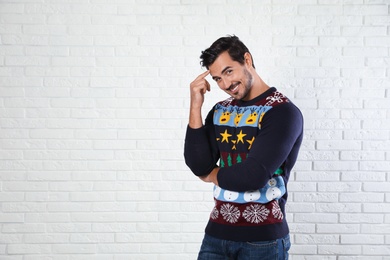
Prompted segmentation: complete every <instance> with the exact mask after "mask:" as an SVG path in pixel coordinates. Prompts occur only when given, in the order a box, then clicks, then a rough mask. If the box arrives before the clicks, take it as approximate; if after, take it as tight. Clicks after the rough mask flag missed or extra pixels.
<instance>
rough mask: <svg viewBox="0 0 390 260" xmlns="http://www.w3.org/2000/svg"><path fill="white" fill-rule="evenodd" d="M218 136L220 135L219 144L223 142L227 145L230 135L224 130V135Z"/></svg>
mask: <svg viewBox="0 0 390 260" xmlns="http://www.w3.org/2000/svg"><path fill="white" fill-rule="evenodd" d="M220 135H222V141H221V143H223V141H226V142H227V143H229V137H230V136H232V135H231V134H229V133H228V132H227V129H225V132H224V133H220Z"/></svg>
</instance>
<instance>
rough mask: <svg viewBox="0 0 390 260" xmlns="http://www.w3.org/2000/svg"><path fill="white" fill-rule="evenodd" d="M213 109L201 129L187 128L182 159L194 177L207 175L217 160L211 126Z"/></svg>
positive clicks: (217, 152)
mask: <svg viewBox="0 0 390 260" xmlns="http://www.w3.org/2000/svg"><path fill="white" fill-rule="evenodd" d="M213 114H214V108H213V109H211V111H210V112H209V113H208V115H207V117H206V120H205V124H204V126H203V127H201V128H198V129H193V128H190V127H189V126H187V131H186V136H185V144H184V159H185V162H186V164H187V166H188V167H189V168H190V169H191V171H192V172H193V173H194V174H195V175H196V176H203V175H207V174H209V173H210V172H211V171H212V170H213V169H214V168H215V167H217V165H216V163H217V161H218V160H219V150H218V146H217V143H216V141H215V129H214V125H213Z"/></svg>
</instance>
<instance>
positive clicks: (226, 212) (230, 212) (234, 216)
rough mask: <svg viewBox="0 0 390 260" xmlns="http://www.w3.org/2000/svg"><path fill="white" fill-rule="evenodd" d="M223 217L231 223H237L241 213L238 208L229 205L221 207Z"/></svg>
mask: <svg viewBox="0 0 390 260" xmlns="http://www.w3.org/2000/svg"><path fill="white" fill-rule="evenodd" d="M221 215H222V217H223V219H224V220H225V221H227V222H229V223H236V222H237V221H238V218H239V217H240V215H241V213H240V211H239V210H238V208H237V207H235V206H233V205H231V204H229V203H227V204H223V205H222V206H221Z"/></svg>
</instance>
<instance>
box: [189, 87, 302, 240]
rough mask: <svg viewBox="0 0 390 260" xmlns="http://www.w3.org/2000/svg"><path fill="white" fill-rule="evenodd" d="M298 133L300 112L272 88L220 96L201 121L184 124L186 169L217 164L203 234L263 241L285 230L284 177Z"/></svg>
mask: <svg viewBox="0 0 390 260" xmlns="http://www.w3.org/2000/svg"><path fill="white" fill-rule="evenodd" d="M302 137H303V117H302V114H301V112H300V111H299V109H298V108H297V107H296V106H295V105H294V104H293V103H292V102H291V101H290V100H289V99H288V98H287V97H286V96H284V95H283V94H282V93H280V92H278V91H277V90H276V88H270V89H268V90H267V91H266V92H264V93H263V94H261V95H260V96H258V97H256V98H254V99H252V100H250V101H242V100H236V99H233V98H229V99H227V100H224V101H221V102H219V103H217V104H216V105H215V106H214V107H213V108H212V109H211V111H210V112H209V113H208V115H207V118H206V120H205V124H204V126H203V127H201V128H199V129H192V128H190V127H187V132H186V137H185V147H184V157H185V161H186V164H187V165H188V167H189V168H190V169H191V170H192V172H193V173H194V174H195V175H197V176H202V175H207V174H209V173H210V172H211V171H212V170H213V168H215V167H217V164H218V162H219V167H220V170H219V172H218V175H217V179H218V186H214V189H213V195H214V201H215V206H214V208H213V210H212V212H211V214H210V219H209V222H208V224H207V227H206V230H205V232H206V234H208V235H210V236H213V237H216V238H220V239H225V240H232V241H268V240H275V239H278V238H282V237H284V236H286V235H287V234H288V233H289V229H288V225H287V222H286V217H285V204H286V200H287V195H288V193H287V183H288V180H289V176H290V172H291V169H292V167H293V166H294V164H295V162H296V159H297V156H298V151H299V148H300V145H301V142H302Z"/></svg>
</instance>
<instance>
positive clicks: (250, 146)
mask: <svg viewBox="0 0 390 260" xmlns="http://www.w3.org/2000/svg"><path fill="white" fill-rule="evenodd" d="M246 141H247V142H248V143H249V147H248V150H250V149H251V148H252V144H253V142H254V141H255V137H252V139H251V140H246Z"/></svg>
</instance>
